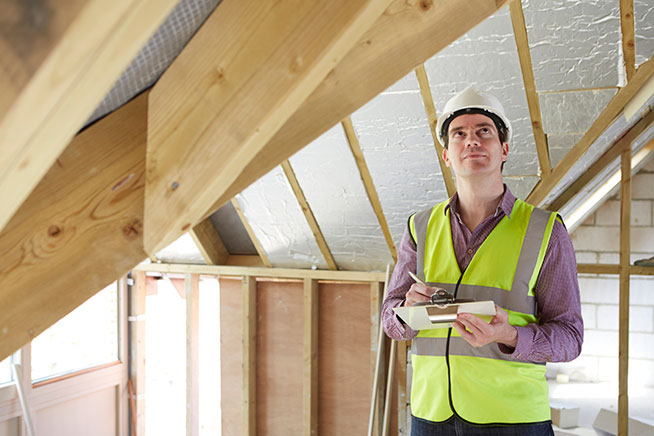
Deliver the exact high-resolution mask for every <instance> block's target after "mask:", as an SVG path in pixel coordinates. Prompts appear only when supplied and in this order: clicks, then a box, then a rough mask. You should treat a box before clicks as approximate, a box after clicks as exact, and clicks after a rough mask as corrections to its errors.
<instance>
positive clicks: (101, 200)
mask: <svg viewBox="0 0 654 436" xmlns="http://www.w3.org/2000/svg"><path fill="white" fill-rule="evenodd" d="M146 112H147V94H143V95H141V96H139V97H137V98H136V99H135V100H133V101H131V102H130V103H129V104H127V105H126V106H124V107H123V108H121V109H119V110H117V111H116V112H114V113H112V114H111V115H109V116H108V117H106V118H104V119H103V120H102V121H101V122H98V123H96V124H94V125H93V126H91V127H89V128H88V129H86V130H84V131H83V132H82V133H80V134H79V135H78V136H77V137H76V138H75V140H74V141H73V142H72V143H71V145H70V146H69V147H68V148H67V149H66V151H65V152H64V154H63V155H62V156H61V157H60V158H59V159H58V162H57V165H54V166H53V167H52V168H51V169H50V171H49V172H48V174H46V176H45V177H44V179H43V180H42V181H41V183H39V185H38V186H37V187H36V189H35V190H34V191H33V192H32V194H31V195H30V197H29V198H28V200H27V201H26V202H25V203H24V204H23V205H22V206H21V207H20V209H19V210H18V212H17V213H16V215H15V216H14V217H13V218H12V220H11V221H10V222H9V224H8V225H7V226H6V227H5V229H4V230H3V231H2V232H0V253H2V254H1V255H0V256H1V258H0V307H3V308H4V309H3V310H1V311H0V326H2V329H0V356H1V357H0V360H1V359H3V358H4V357H6V356H8V355H9V354H11V353H12V352H13V351H15V350H17V349H18V348H20V347H21V346H22V345H23V344H25V343H27V342H29V341H30V340H31V339H32V338H34V337H36V336H37V335H38V334H39V333H41V332H43V331H44V330H45V329H46V328H48V327H49V326H50V325H52V324H54V323H55V322H56V321H57V320H59V319H60V318H62V317H63V316H64V315H66V314H68V313H69V312H70V311H72V310H73V309H74V308H75V307H77V306H79V305H80V304H81V303H82V302H84V301H86V300H87V299H88V298H89V297H90V296H92V295H93V294H94V293H96V292H97V291H98V290H100V289H103V288H104V287H105V286H107V285H108V284H110V283H111V282H112V281H114V280H116V279H117V278H118V277H120V276H121V275H123V274H126V273H127V271H128V270H129V269H130V268H131V267H132V266H134V265H135V264H136V263H138V262H140V261H142V260H143V259H145V258H146V254H145V252H144V251H143V248H142V239H141V229H142V218H143V186H144V173H145V167H144V163H145V139H146V136H145V133H146V130H145V128H146ZM44 283H47V284H48V286H43V284H44ZM25 289H30V292H28V293H26V292H25Z"/></svg>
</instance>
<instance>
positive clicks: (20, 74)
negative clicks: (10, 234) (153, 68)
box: [0, 0, 177, 230]
mask: <svg viewBox="0 0 654 436" xmlns="http://www.w3.org/2000/svg"><path fill="white" fill-rule="evenodd" d="M176 3H177V1H176V0H163V1H160V0H116V1H112V2H109V3H107V2H106V1H103V0H86V1H83V0H80V1H72V2H63V3H62V2H56V1H54V0H48V1H43V2H24V1H22V0H8V1H5V2H3V4H2V13H3V31H2V32H1V33H0V59H1V60H0V95H2V97H0V198H2V202H3V206H2V208H1V209H0V230H1V229H2V228H3V227H4V226H5V225H6V223H7V222H8V221H9V219H10V218H11V217H12V215H13V214H14V212H15V211H16V210H17V209H18V207H19V206H20V205H21V204H22V202H23V201H24V200H25V199H26V198H27V196H28V195H29V193H30V192H31V191H32V189H33V188H34V187H35V186H36V185H37V184H38V182H39V181H40V180H41V178H42V177H43V175H44V174H45V173H46V172H47V171H48V169H49V168H50V166H51V165H52V164H53V163H54V162H55V160H56V159H57V157H58V156H59V155H60V154H61V152H62V151H63V150H64V148H65V147H66V145H68V143H69V142H70V140H71V139H72V138H73V136H74V135H75V133H76V132H77V131H79V129H80V128H81V127H82V126H83V124H84V122H85V121H86V120H87V118H88V117H89V116H90V115H91V113H92V112H93V109H95V107H96V106H97V105H98V103H99V102H100V101H101V99H102V97H103V96H104V95H105V94H106V93H107V91H109V89H110V88H111V86H112V85H113V84H114V82H115V81H116V79H117V78H118V77H119V76H120V74H121V73H122V72H123V70H124V69H125V68H126V67H127V65H128V64H129V62H130V61H131V60H132V59H133V58H134V56H136V54H137V53H138V51H139V50H140V49H141V47H142V46H143V45H144V44H145V42H146V41H147V39H148V38H149V37H150V35H152V33H154V31H155V30H156V29H157V27H158V26H159V24H161V22H162V21H163V20H164V19H165V18H166V16H167V15H168V13H169V12H170V11H171V10H172V8H173V6H174V5H175V4H176ZM5 20H8V21H9V25H8V26H7V27H5V26H6V24H7V22H6V21H5Z"/></svg>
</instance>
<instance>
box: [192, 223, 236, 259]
mask: <svg viewBox="0 0 654 436" xmlns="http://www.w3.org/2000/svg"><path fill="white" fill-rule="evenodd" d="M189 234H190V235H191V238H193V242H195V245H196V246H197V247H198V250H200V253H201V254H202V257H203V258H204V261H205V262H206V263H207V265H224V264H225V263H227V259H229V252H228V251H227V248H225V244H223V241H222V239H220V236H219V235H218V232H217V231H216V228H215V227H214V226H213V223H212V222H211V218H205V219H203V220H202V221H200V223H199V224H198V225H196V226H194V227H193V228H192V229H191V230H190V231H189Z"/></svg>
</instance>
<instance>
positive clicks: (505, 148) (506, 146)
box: [502, 142, 509, 162]
mask: <svg viewBox="0 0 654 436" xmlns="http://www.w3.org/2000/svg"><path fill="white" fill-rule="evenodd" d="M508 157H509V143H508V142H503V143H502V162H506V160H507V159H508Z"/></svg>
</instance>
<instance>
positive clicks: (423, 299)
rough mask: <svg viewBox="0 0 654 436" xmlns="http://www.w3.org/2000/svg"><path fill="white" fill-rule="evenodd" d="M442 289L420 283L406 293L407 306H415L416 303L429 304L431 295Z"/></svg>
mask: <svg viewBox="0 0 654 436" xmlns="http://www.w3.org/2000/svg"><path fill="white" fill-rule="evenodd" d="M439 289H440V288H431V287H429V286H425V285H423V284H420V283H414V284H412V285H411V287H410V288H409V292H407V293H406V300H405V301H404V305H405V306H415V305H416V303H428V302H429V299H430V297H431V295H432V294H433V293H434V292H436V291H438V290H439Z"/></svg>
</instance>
